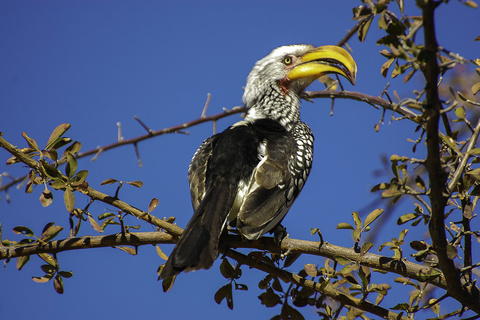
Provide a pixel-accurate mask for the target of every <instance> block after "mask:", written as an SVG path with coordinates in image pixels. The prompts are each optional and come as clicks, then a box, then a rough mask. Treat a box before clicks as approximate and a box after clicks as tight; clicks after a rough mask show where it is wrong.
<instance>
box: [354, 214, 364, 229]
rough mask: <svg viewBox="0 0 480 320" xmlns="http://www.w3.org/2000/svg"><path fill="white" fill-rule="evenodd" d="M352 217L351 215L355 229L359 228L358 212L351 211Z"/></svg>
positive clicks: (360, 225)
mask: <svg viewBox="0 0 480 320" xmlns="http://www.w3.org/2000/svg"><path fill="white" fill-rule="evenodd" d="M352 217H353V221H354V222H355V227H356V229H360V228H361V227H362V220H361V219H360V216H359V215H358V212H356V211H353V212H352Z"/></svg>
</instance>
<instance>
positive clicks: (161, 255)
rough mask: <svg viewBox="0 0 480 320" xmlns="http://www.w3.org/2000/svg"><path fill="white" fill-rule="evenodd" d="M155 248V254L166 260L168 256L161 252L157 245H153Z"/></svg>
mask: <svg viewBox="0 0 480 320" xmlns="http://www.w3.org/2000/svg"><path fill="white" fill-rule="evenodd" d="M155 249H157V254H158V255H159V256H160V258H162V259H163V260H168V256H167V255H166V254H165V253H163V251H162V249H160V247H159V246H155Z"/></svg>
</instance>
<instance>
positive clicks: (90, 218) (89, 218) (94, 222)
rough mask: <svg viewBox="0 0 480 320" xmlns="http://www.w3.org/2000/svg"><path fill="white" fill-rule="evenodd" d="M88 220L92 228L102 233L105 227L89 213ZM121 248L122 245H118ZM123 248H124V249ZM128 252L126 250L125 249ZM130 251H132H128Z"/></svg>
mask: <svg viewBox="0 0 480 320" xmlns="http://www.w3.org/2000/svg"><path fill="white" fill-rule="evenodd" d="M88 221H89V222H90V225H91V226H92V228H93V229H94V230H95V231H97V232H100V233H102V232H103V229H102V227H100V225H99V224H98V223H97V221H95V219H93V218H92V216H91V215H90V214H89V215H88ZM117 248H119V249H121V248H120V247H117ZM122 250H123V249H122ZM123 251H125V252H126V250H123ZM128 253H130V252H128ZM135 254H136V253H135Z"/></svg>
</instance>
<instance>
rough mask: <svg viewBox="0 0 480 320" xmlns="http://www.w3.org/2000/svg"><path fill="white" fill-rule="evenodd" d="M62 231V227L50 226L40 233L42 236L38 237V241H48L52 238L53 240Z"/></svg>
mask: <svg viewBox="0 0 480 320" xmlns="http://www.w3.org/2000/svg"><path fill="white" fill-rule="evenodd" d="M62 230H63V227H61V226H55V225H52V226H50V227H48V228H47V230H45V231H44V232H43V233H42V235H41V236H40V240H42V241H50V240H52V239H53V238H55V237H56V236H57V235H58V234H59V233H60V231H62Z"/></svg>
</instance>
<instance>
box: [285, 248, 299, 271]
mask: <svg viewBox="0 0 480 320" xmlns="http://www.w3.org/2000/svg"><path fill="white" fill-rule="evenodd" d="M301 255H302V254H301V253H299V252H293V251H292V252H290V253H289V254H288V255H287V257H286V258H285V262H284V263H283V267H284V268H288V267H290V266H291V265H292V264H293V263H294V262H295V261H296V260H297V259H298V258H299V257H300V256H301Z"/></svg>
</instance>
